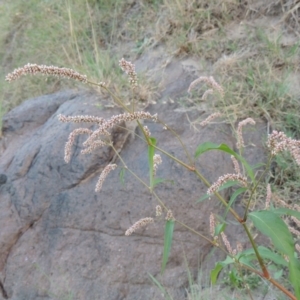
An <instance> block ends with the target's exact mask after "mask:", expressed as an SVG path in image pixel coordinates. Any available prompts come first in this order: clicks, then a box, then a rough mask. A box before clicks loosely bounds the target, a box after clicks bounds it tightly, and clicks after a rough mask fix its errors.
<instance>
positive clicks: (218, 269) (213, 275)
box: [210, 256, 234, 284]
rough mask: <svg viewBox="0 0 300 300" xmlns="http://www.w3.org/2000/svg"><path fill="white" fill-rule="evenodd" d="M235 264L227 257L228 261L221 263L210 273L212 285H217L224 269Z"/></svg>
mask: <svg viewBox="0 0 300 300" xmlns="http://www.w3.org/2000/svg"><path fill="white" fill-rule="evenodd" d="M232 263H234V260H233V259H232V258H231V257H230V256H227V257H226V259H225V260H224V261H219V262H218V263H217V264H216V265H215V267H214V269H212V270H211V272H210V280H211V283H212V284H215V283H216V282H217V278H218V276H219V273H220V272H221V271H222V269H223V268H224V267H225V266H227V265H230V264H232Z"/></svg>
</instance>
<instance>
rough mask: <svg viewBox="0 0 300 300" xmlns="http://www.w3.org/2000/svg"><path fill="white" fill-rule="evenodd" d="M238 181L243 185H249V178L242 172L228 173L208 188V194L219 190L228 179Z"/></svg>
mask: <svg viewBox="0 0 300 300" xmlns="http://www.w3.org/2000/svg"><path fill="white" fill-rule="evenodd" d="M230 180H232V181H238V182H239V183H240V184H241V185H243V186H247V178H246V177H244V176H243V175H242V174H226V175H223V176H221V177H219V178H218V180H217V181H216V182H215V183H213V184H212V185H211V187H210V188H209V189H208V190H207V194H208V195H212V194H213V193H215V192H217V191H218V189H219V188H220V187H221V186H222V185H223V184H224V183H226V182H227V181H230Z"/></svg>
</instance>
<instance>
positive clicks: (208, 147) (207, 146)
mask: <svg viewBox="0 0 300 300" xmlns="http://www.w3.org/2000/svg"><path fill="white" fill-rule="evenodd" d="M210 150H219V151H223V152H226V153H228V154H230V155H233V156H234V157H235V158H236V159H237V160H239V161H240V162H241V163H242V164H243V165H244V167H245V169H246V172H247V174H248V176H249V177H250V178H251V180H252V181H253V182H255V177H254V173H253V169H252V168H251V167H250V165H249V164H248V163H247V162H246V160H245V159H244V158H243V157H242V156H240V155H239V154H238V153H236V152H235V151H233V150H232V149H231V148H230V147H228V146H227V145H226V144H220V145H217V144H214V143H211V142H206V143H203V144H201V145H199V146H198V147H197V149H196V152H195V157H196V158H197V157H198V156H199V155H201V154H202V153H204V152H207V151H210Z"/></svg>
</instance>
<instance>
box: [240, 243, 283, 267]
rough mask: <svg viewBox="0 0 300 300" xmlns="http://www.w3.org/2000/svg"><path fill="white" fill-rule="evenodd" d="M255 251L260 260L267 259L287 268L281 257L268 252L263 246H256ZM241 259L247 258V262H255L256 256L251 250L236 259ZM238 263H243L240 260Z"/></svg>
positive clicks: (270, 251)
mask: <svg viewBox="0 0 300 300" xmlns="http://www.w3.org/2000/svg"><path fill="white" fill-rule="evenodd" d="M257 250H258V252H259V254H260V255H261V257H262V258H265V259H269V260H271V261H273V262H274V263H275V264H277V265H282V266H285V267H287V266H288V263H287V261H286V260H285V259H284V258H283V257H282V256H281V255H279V254H277V253H275V252H273V251H272V250H270V249H268V248H266V247H264V246H258V247H257ZM243 257H245V258H247V260H249V261H252V260H256V255H255V252H254V250H253V248H251V249H247V250H245V251H243V252H242V253H240V255H239V256H238V258H243ZM240 262H243V261H242V260H241V259H240Z"/></svg>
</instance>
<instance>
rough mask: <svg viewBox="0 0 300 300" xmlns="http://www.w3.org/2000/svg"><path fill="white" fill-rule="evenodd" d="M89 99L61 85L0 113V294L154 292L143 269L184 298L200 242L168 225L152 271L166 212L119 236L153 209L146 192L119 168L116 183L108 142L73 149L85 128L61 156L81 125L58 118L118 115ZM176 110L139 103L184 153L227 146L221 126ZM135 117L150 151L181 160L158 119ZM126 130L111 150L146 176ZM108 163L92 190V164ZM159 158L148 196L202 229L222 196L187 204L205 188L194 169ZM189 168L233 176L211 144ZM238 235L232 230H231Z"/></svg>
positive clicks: (143, 153) (203, 252)
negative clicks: (152, 144)
mask: <svg viewBox="0 0 300 300" xmlns="http://www.w3.org/2000/svg"><path fill="white" fill-rule="evenodd" d="M99 103H101V97H100V96H99V95H98V94H96V93H93V92H87V91H82V92H76V91H65V92H59V93H56V94H53V95H47V96H43V97H39V98H36V99H32V100H28V101H26V102H24V103H23V104H22V105H20V106H19V107H17V108H15V109H14V110H12V111H10V112H9V113H8V114H7V115H6V116H5V117H4V120H3V136H2V140H1V148H0V149H1V158H0V174H1V178H0V179H1V180H0V199H1V201H0V228H1V231H0V292H1V291H2V295H1V293H0V299H1V297H2V298H5V299H7V298H9V299H14V300H21V299H26V300H29V299H35V300H36V299H43V300H44V299H67V297H69V298H68V299H82V300H86V299H112V300H113V299H137V300H138V299H143V300H145V299H162V295H161V292H160V291H159V289H158V288H157V287H156V286H155V285H154V284H153V282H152V281H151V280H150V279H149V275H148V273H150V274H152V275H153V276H155V277H157V278H158V280H159V281H160V282H161V283H162V284H163V285H164V286H165V287H166V288H167V289H168V290H169V291H170V294H171V295H173V297H174V299H183V298H184V294H185V288H187V286H188V284H187V282H188V280H187V278H188V277H187V268H189V269H190V271H191V272H192V273H193V274H194V273H195V272H197V270H198V269H199V267H200V265H201V262H202V261H203V260H204V259H205V257H206V256H207V254H208V253H209V251H210V250H211V246H210V244H208V243H207V242H206V241H205V240H203V239H201V238H199V236H197V235H194V234H192V233H191V232H189V231H187V230H186V228H184V227H182V226H180V225H178V224H176V225H175V232H174V240H173V245H172V249H171V254H170V258H169V262H168V264H167V268H166V271H165V273H164V274H163V275H160V267H161V261H162V253H163V234H164V219H163V218H161V219H157V220H156V221H155V223H154V224H150V225H149V226H148V227H146V228H144V229H140V230H138V231H137V232H136V233H134V234H133V235H132V236H129V237H128V236H125V235H124V233H125V231H126V230H127V229H128V228H129V227H130V226H131V225H132V224H133V223H134V222H136V221H137V220H139V219H141V218H144V217H154V215H155V206H156V205H157V204H158V203H157V201H156V199H155V197H153V196H152V195H151V193H149V191H148V190H147V188H145V186H143V185H142V184H141V183H139V182H138V181H137V180H136V178H135V177H134V176H132V175H131V174H130V173H129V172H128V171H126V172H125V176H124V184H123V183H122V182H121V180H120V171H121V167H122V164H121V162H120V161H119V160H118V159H116V157H115V156H114V155H113V152H112V151H111V149H109V148H107V147H105V148H100V149H99V150H97V151H95V152H93V153H92V154H87V155H82V154H80V151H81V149H82V142H83V141H84V140H85V138H86V136H79V137H78V138H77V140H76V143H75V145H74V147H73V154H72V159H71V162H70V163H69V164H66V163H65V161H64V146H65V143H66V141H67V138H68V136H69V134H70V132H72V131H73V130H74V129H75V128H78V127H89V126H85V125H82V124H72V123H61V122H59V121H58V118H57V115H58V114H64V115H69V116H75V115H95V116H101V117H103V118H109V117H110V116H112V115H115V114H119V113H120V112H121V110H120V109H119V108H117V107H115V108H105V109H100V108H99ZM176 107H177V105H176V104H165V105H163V104H156V105H151V106H149V107H148V108H147V111H149V112H150V113H152V114H154V113H156V112H157V113H158V117H159V118H160V119H162V120H163V121H164V122H165V123H166V124H168V126H170V127H171V128H172V129H173V130H175V131H176V132H177V134H178V135H179V136H180V138H181V139H182V141H183V143H184V144H185V145H186V148H187V150H188V151H190V153H191V155H192V158H193V154H194V151H195V149H196V147H197V145H199V144H200V143H203V142H207V141H212V142H216V143H220V142H226V143H227V144H229V146H231V147H234V143H235V141H234V140H233V139H229V138H228V136H230V135H226V134H225V133H226V132H227V133H230V130H229V128H228V127H227V126H226V125H224V126H221V127H218V126H217V125H209V126H207V127H205V128H203V129H201V130H200V131H197V132H195V131H194V130H193V129H192V128H191V127H190V123H189V121H188V119H187V117H186V113H185V112H178V111H177V112H175V108H176ZM188 114H189V119H190V120H193V119H196V118H198V117H199V116H198V112H197V111H196V110H195V111H194V112H193V111H192V112H189V113H188ZM145 124H146V125H147V126H148V127H149V129H150V131H151V133H152V135H153V136H154V137H155V138H156V139H157V141H158V146H159V147H160V148H162V149H164V150H166V151H168V152H169V153H171V154H172V155H173V156H175V157H178V158H180V159H182V160H184V161H185V162H186V163H188V159H187V157H186V155H185V152H184V151H183V149H182V147H181V145H180V143H179V141H178V140H177V139H176V137H175V136H174V135H172V134H171V133H170V132H169V131H168V130H165V129H164V128H163V126H162V125H161V124H159V123H153V122H150V121H149V122H148V121H145ZM91 127H93V125H92V126H91ZM93 128H94V127H93ZM136 132H137V133H138V134H139V133H140V132H139V130H138V129H137V130H136ZM125 137H126V138H127V135H126V134H124V131H122V130H116V131H115V133H114V139H115V141H116V143H117V142H118V140H120V145H122V147H121V148H120V155H121V156H122V158H123V159H124V161H125V162H126V164H127V166H128V168H129V169H131V170H133V171H134V172H135V174H136V175H137V176H138V177H139V178H140V179H142V180H144V181H145V182H146V183H147V182H148V172H149V171H148V158H147V157H148V154H147V145H146V144H145V143H144V142H143V141H142V140H141V139H140V138H137V137H136V138H131V139H129V140H128V141H126V143H125V140H124V141H123V140H122V139H124V138H125ZM112 159H113V160H115V163H116V164H117V165H118V168H117V169H116V170H114V171H112V172H111V173H110V174H109V176H108V177H107V179H106V181H105V182H104V185H103V188H102V190H101V191H100V192H99V193H96V192H95V185H96V182H97V180H98V178H99V175H100V173H101V170H102V169H103V168H104V167H105V166H106V165H107V164H108V163H109V162H110V161H111V160H112ZM162 160H163V163H162V164H161V165H160V166H159V168H158V171H157V176H158V177H161V178H165V179H168V180H169V181H167V182H165V183H162V184H159V185H158V186H157V188H156V191H157V194H158V195H159V197H160V198H161V199H162V200H163V201H164V203H165V204H166V205H167V206H168V207H170V208H171V209H172V211H173V214H174V216H175V217H176V218H177V219H178V220H180V221H181V222H183V223H185V224H187V225H188V226H190V227H192V228H193V229H195V230H196V231H198V232H200V233H201V234H203V235H206V236H209V215H210V212H212V211H213V212H216V213H218V212H220V209H221V206H220V204H219V203H218V202H217V200H216V199H214V198H213V199H212V200H206V201H203V202H201V203H196V202H197V200H198V199H199V198H200V197H201V196H203V195H204V194H205V193H206V191H207V187H206V186H205V185H204V184H203V183H201V182H200V181H199V180H198V179H197V177H196V176H195V174H194V173H193V172H191V171H187V170H186V169H184V168H183V167H181V166H180V165H179V164H178V163H176V162H174V161H172V160H171V159H170V158H168V157H167V156H165V155H163V154H162ZM196 165H197V167H198V168H199V170H200V171H201V172H202V174H203V175H204V176H205V177H206V178H207V179H208V180H209V181H210V182H214V181H215V180H216V179H217V178H218V177H219V176H220V175H222V174H225V173H232V172H233V167H232V163H231V160H230V157H229V156H228V155H224V154H223V153H220V152H217V151H215V152H209V153H205V154H204V155H202V156H200V158H199V159H197V162H196ZM225 196H226V195H225ZM236 227H237V226H236ZM236 232H237V231H236ZM236 232H235V231H234V230H233V231H232V233H233V235H234V234H236ZM186 262H187V264H186ZM187 265H188V266H187Z"/></svg>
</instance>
